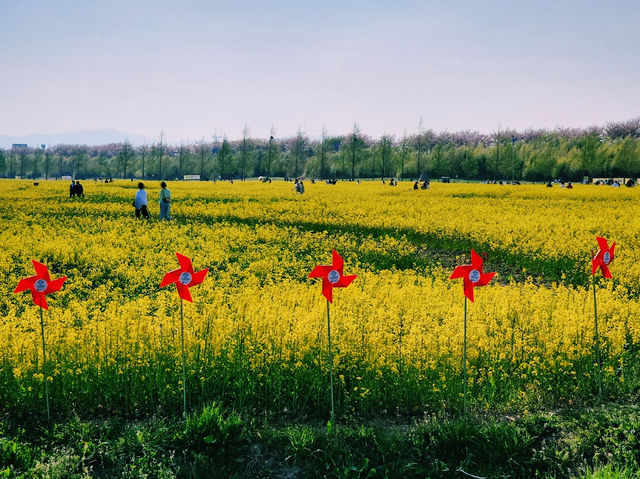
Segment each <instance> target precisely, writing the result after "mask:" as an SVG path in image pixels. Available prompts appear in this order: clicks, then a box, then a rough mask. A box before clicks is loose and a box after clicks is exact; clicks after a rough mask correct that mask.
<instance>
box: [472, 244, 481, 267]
mask: <svg viewBox="0 0 640 479" xmlns="http://www.w3.org/2000/svg"><path fill="white" fill-rule="evenodd" d="M471 266H473V267H474V268H475V269H477V270H480V271H482V256H480V255H479V254H478V253H476V252H475V251H474V250H473V249H472V250H471Z"/></svg>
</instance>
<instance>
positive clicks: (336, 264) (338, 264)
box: [331, 250, 344, 274]
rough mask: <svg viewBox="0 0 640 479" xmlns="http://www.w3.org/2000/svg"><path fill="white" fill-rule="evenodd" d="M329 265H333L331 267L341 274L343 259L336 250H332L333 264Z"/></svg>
mask: <svg viewBox="0 0 640 479" xmlns="http://www.w3.org/2000/svg"><path fill="white" fill-rule="evenodd" d="M331 266H332V267H333V268H332V269H335V270H337V271H339V272H340V274H342V270H343V268H344V260H343V259H342V256H340V254H339V253H338V252H337V251H336V250H333V264H332V265H331Z"/></svg>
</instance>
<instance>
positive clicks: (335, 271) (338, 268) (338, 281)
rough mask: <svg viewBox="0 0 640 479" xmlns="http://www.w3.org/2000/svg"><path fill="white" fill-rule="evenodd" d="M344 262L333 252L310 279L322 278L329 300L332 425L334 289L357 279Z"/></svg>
mask: <svg viewBox="0 0 640 479" xmlns="http://www.w3.org/2000/svg"><path fill="white" fill-rule="evenodd" d="M343 270H344V260H343V259H342V256H340V255H339V254H338V252H337V251H336V250H333V261H332V264H331V265H327V266H324V265H320V266H316V267H315V268H313V271H311V273H309V276H308V278H322V294H323V295H324V297H325V298H327V337H328V340H329V384H330V388H331V423H332V424H333V423H334V422H335V406H334V399H333V353H332V351H331V314H330V305H331V303H333V288H346V287H347V286H349V285H350V284H351V282H352V281H353V280H354V279H356V278H357V275H355V274H353V275H345V274H344V273H343Z"/></svg>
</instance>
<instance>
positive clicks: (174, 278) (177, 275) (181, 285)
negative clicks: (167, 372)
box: [160, 253, 209, 414]
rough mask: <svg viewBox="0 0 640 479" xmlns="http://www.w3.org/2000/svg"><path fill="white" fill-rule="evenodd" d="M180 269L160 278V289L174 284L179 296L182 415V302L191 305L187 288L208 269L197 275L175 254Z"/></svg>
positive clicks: (184, 403) (184, 399) (184, 381)
mask: <svg viewBox="0 0 640 479" xmlns="http://www.w3.org/2000/svg"><path fill="white" fill-rule="evenodd" d="M176 257H177V258H178V263H179V264H180V268H178V269H174V270H173V271H169V272H168V273H166V274H165V275H164V278H162V282H161V283H160V287H161V288H164V287H165V286H168V285H170V284H175V285H176V289H177V290H178V295H179V296H180V345H181V349H182V410H183V413H184V414H186V413H187V373H186V360H185V354H184V314H183V308H182V301H183V300H185V301H189V302H190V303H193V298H191V293H190V292H189V288H191V287H192V286H196V285H198V284H200V283H202V281H203V280H204V278H205V277H206V276H207V273H208V271H209V268H205V269H203V270H201V271H198V272H197V273H196V272H194V271H193V266H192V264H191V260H190V259H189V258H187V257H186V256H183V255H181V254H180V253H176Z"/></svg>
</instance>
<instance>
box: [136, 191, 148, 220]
mask: <svg viewBox="0 0 640 479" xmlns="http://www.w3.org/2000/svg"><path fill="white" fill-rule="evenodd" d="M148 205H149V203H148V202H147V192H146V191H145V189H144V183H138V192H137V193H136V199H135V201H134V202H133V206H135V207H136V218H138V219H140V215H142V216H144V217H145V218H146V219H149V210H148V209H147V206H148Z"/></svg>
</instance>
